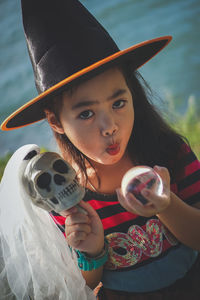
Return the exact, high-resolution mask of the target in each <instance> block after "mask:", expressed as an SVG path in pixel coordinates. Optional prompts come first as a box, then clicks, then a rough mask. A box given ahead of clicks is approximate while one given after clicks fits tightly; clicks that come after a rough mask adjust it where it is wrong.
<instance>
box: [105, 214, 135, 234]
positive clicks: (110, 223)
mask: <svg viewBox="0 0 200 300" xmlns="http://www.w3.org/2000/svg"><path fill="white" fill-rule="evenodd" d="M137 217H138V215H135V214H132V213H130V212H122V213H119V214H116V215H114V216H110V217H108V218H105V219H102V220H101V221H102V223H103V228H104V230H106V229H108V228H111V227H114V226H117V225H119V224H122V223H124V222H126V221H129V220H133V219H135V218H137Z"/></svg>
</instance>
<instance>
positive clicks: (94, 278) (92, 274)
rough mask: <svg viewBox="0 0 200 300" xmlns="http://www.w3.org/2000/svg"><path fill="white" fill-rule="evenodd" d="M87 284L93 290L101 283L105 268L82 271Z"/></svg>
mask: <svg viewBox="0 0 200 300" xmlns="http://www.w3.org/2000/svg"><path fill="white" fill-rule="evenodd" d="M81 273H82V275H83V277H84V279H85V281H86V284H87V285H88V286H89V287H90V288H91V289H92V290H93V289H95V287H96V286H97V285H98V284H99V282H100V281H101V277H102V273H103V266H102V267H100V268H98V269H96V270H92V271H81Z"/></svg>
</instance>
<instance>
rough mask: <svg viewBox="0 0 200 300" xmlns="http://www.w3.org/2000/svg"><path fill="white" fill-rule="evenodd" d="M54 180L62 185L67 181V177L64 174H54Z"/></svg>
mask: <svg viewBox="0 0 200 300" xmlns="http://www.w3.org/2000/svg"><path fill="white" fill-rule="evenodd" d="M53 178H54V181H55V183H56V184H58V185H62V184H63V183H65V182H66V180H65V178H64V177H63V176H62V175H59V174H56V175H54V177H53Z"/></svg>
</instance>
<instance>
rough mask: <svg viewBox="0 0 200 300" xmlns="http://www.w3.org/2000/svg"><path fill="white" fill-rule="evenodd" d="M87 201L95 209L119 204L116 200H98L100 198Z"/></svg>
mask: <svg viewBox="0 0 200 300" xmlns="http://www.w3.org/2000/svg"><path fill="white" fill-rule="evenodd" d="M88 202H89V203H90V205H91V206H92V207H93V208H94V209H95V210H97V209H100V208H103V207H107V206H111V205H114V204H119V202H118V201H100V200H95V199H92V200H89V201H88Z"/></svg>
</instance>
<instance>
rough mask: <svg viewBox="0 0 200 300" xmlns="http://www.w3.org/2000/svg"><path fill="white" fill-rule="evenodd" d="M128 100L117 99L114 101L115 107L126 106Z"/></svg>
mask: <svg viewBox="0 0 200 300" xmlns="http://www.w3.org/2000/svg"><path fill="white" fill-rule="evenodd" d="M125 103H126V101H125V100H117V101H115V102H114V103H113V108H114V109H116V108H122V107H124V105H125Z"/></svg>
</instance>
